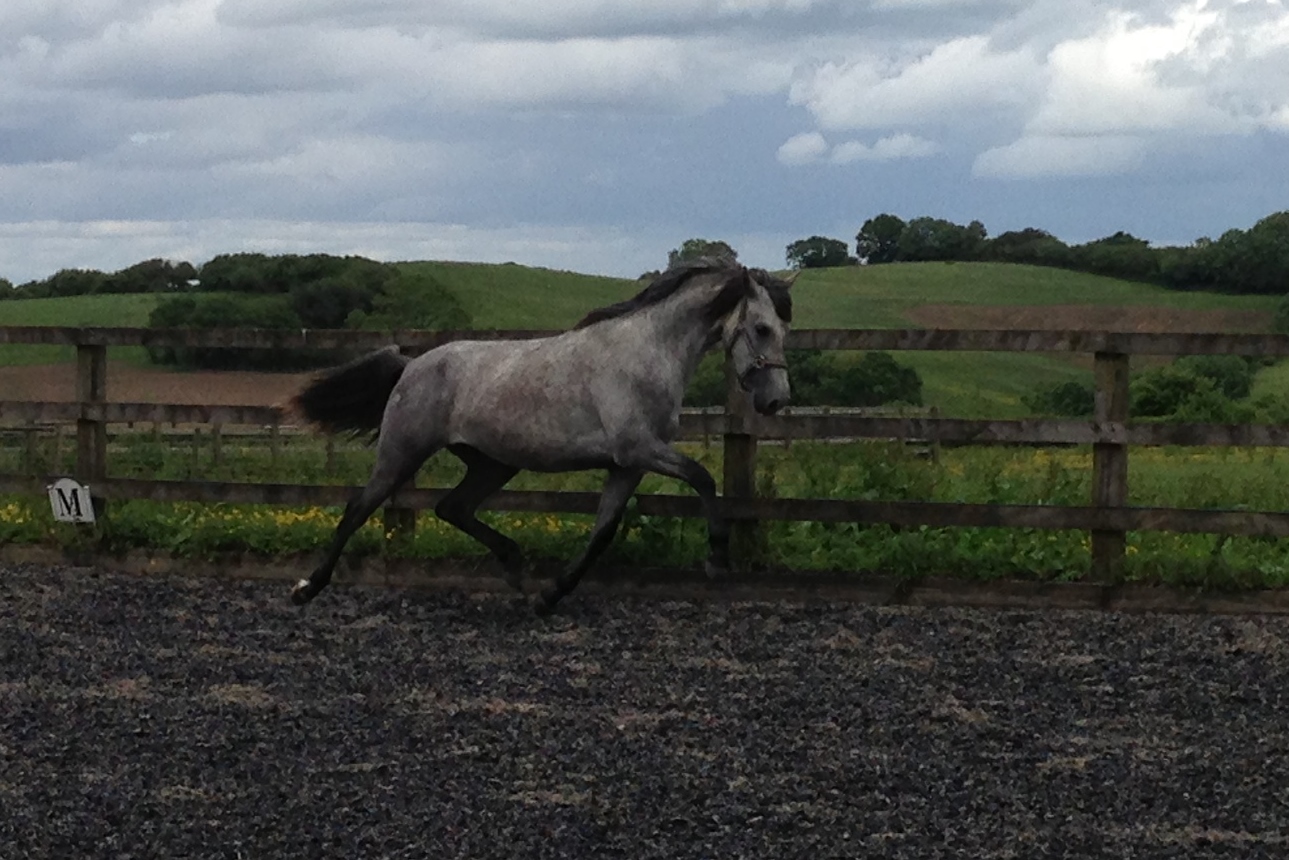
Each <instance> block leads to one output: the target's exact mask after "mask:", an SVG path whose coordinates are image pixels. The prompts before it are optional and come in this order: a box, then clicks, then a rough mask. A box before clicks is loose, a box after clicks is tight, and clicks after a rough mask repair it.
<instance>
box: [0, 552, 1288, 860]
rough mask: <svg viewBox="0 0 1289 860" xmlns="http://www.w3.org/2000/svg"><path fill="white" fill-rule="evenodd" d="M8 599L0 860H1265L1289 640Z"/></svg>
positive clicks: (392, 601) (393, 603) (86, 597)
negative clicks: (1142, 859) (685, 859)
mask: <svg viewBox="0 0 1289 860" xmlns="http://www.w3.org/2000/svg"><path fill="white" fill-rule="evenodd" d="M287 591H288V589H287V586H286V585H284V584H282V583H249V582H225V581H211V580H198V579H183V578H165V579H144V578H134V577H129V576H120V575H111V574H105V573H94V572H92V571H88V570H57V569H54V570H51V569H48V568H24V567H18V568H7V569H4V570H0V857H4V858H39V857H50V858H59V860H64V859H65V858H81V857H113V858H125V857H138V858H145V857H146V858H156V857H164V858H173V857H217V858H238V857H241V858H247V860H262V858H278V857H283V858H285V857H320V856H328V857H346V858H375V857H436V858H439V857H442V858H448V857H471V858H475V857H526V858H527V857H578V858H581V857H660V858H663V857H665V858H673V857H719V858H732V857H747V858H768V857H809V858H826V857H859V856H864V857H910V858H913V857H916V858H934V857H970V858H977V857H979V858H983V857H1018V858H1030V857H1048V856H1052V857H1100V856H1104V857H1116V858H1126V857H1186V858H1199V857H1239V858H1249V857H1284V856H1289V773H1287V772H1286V764H1287V763H1289V731H1287V730H1289V711H1287V710H1286V707H1285V706H1286V704H1289V696H1287V694H1286V692H1285V691H1286V690H1289V668H1287V667H1289V646H1287V645H1286V637H1287V635H1289V621H1286V620H1281V619H1276V618H1266V617H1252V618H1232V617H1191V616H1149V615H1135V616H1130V615H1106V614H1094V613H1067V612H1052V613H1029V612H996V611H978V610H972V611H965V610H961V611H959V610H918V609H908V608H899V609H883V608H874V607H864V606H852V605H846V604H836V603H825V602H805V603H796V604H788V603H746V602H744V603H729V602H722V601H720V600H715V599H710V600H704V601H688V600H677V601H664V600H656V599H647V598H624V597H621V596H608V595H596V594H591V593H578V594H576V595H574V596H573V597H572V598H570V599H569V600H568V601H566V603H565V604H564V605H563V606H562V607H561V614H560V615H558V616H556V617H555V618H552V619H547V620H539V619H536V618H534V617H533V616H532V615H531V613H530V612H529V610H528V609H527V608H526V607H525V606H522V605H519V604H517V603H516V602H515V601H514V600H513V599H512V598H510V597H508V596H504V595H474V596H471V595H465V594H461V593H447V592H397V591H384V590H375V589H360V588H349V589H345V588H333V589H331V590H330V591H328V592H327V593H325V594H324V595H322V597H320V598H319V599H318V600H317V601H316V602H315V603H314V604H313V605H312V606H310V607H309V608H308V609H307V610H306V611H304V612H300V611H298V610H296V609H294V608H292V607H291V606H290V605H289V603H288V600H287Z"/></svg>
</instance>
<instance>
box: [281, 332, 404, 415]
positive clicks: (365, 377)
mask: <svg viewBox="0 0 1289 860" xmlns="http://www.w3.org/2000/svg"><path fill="white" fill-rule="evenodd" d="M410 360H411V359H409V358H408V357H407V356H405V355H403V354H402V353H400V352H399V351H398V347H397V346H387V347H385V348H384V349H382V350H379V351H377V352H373V353H371V354H369V355H364V356H363V357H362V358H358V359H355V360H353V361H351V362H349V363H348V364H343V365H341V366H340V367H337V368H333V369H331V370H327V371H324V372H322V373H320V374H318V375H317V376H315V377H314V378H313V381H312V382H310V383H309V384H308V385H307V386H305V387H304V389H302V390H301V391H300V392H299V393H298V394H296V395H295V396H294V397H292V398H291V400H290V401H289V403H288V404H287V409H288V410H289V411H290V412H291V413H293V414H294V415H296V416H298V417H299V418H302V419H303V420H304V421H305V422H307V423H309V424H312V425H314V426H315V427H317V428H318V429H320V430H322V431H324V432H326V433H341V432H345V431H348V432H351V433H375V432H377V431H379V430H380V422H381V419H382V418H383V417H384V415H385V404H386V403H387V402H388V401H389V396H390V394H392V393H393V391H394V386H395V385H396V384H397V383H398V380H399V379H400V378H401V377H402V375H403V370H404V369H405V368H406V367H407V363H408V361H410Z"/></svg>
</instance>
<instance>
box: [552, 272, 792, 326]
mask: <svg viewBox="0 0 1289 860" xmlns="http://www.w3.org/2000/svg"><path fill="white" fill-rule="evenodd" d="M716 272H725V273H727V274H728V275H729V276H730V278H729V280H728V281H727V282H726V284H725V287H724V289H722V290H721V291H720V293H719V294H718V295H717V296H716V298H715V299H714V300H713V301H712V302H711V304H710V305H708V307H707V308H705V311H706V313H707V315H708V316H710V317H712V320H713V322H714V321H715V320H717V319H720V318H721V317H722V316H724V315H725V314H727V313H729V311H730V310H732V309H733V308H734V306H735V305H737V304H738V302H739V300H740V299H741V298H743V296H744V294H745V293H746V291H747V287H748V278H749V277H754V278H756V280H757V281H758V283H760V284H761V285H762V286H764V287H765V288H766V291H767V292H768V293H769V294H770V299H771V300H772V301H773V302H774V310H775V313H777V314H778V315H779V317H780V318H781V319H783V320H784V321H785V322H788V321H791V319H792V297H791V296H790V295H789V293H788V284H787V282H786V281H780V280H778V279H777V278H773V277H771V276H770V275H769V274H767V273H766V272H765V271H764V270H762V269H753V270H748V269H745V268H744V267H743V266H740V265H738V264H737V263H735V262H733V261H731V260H725V259H712V258H708V257H704V258H701V259H698V260H691V261H688V262H684V263H679V264H677V265H675V266H673V267H671V268H670V269H668V270H667V271H665V272H663V273H662V274H661V275H659V276H658V277H656V278H654V279H653V281H652V282H651V283H650V284H649V286H647V287H645V288H644V289H643V290H641V291H640V292H639V293H637V294H636V295H634V296H632V297H631V298H629V299H625V300H623V301H620V302H617V303H615V304H612V305H608V306H607V307H603V308H597V309H596V310H593V311H591V312H590V313H588V314H587V315H586V316H584V317H582V319H581V321H580V322H578V324H577V325H575V326H574V328H586V327H587V326H589V325H594V324H595V323H598V322H603V321H604V320H609V319H616V318H617V317H621V316H626V315H627V314H629V313H632V312H634V311H637V310H640V309H641V308H644V307H648V306H650V305H656V304H658V303H659V302H661V301H664V300H666V299H667V298H669V297H671V296H673V295H675V294H676V292H677V291H678V290H680V289H681V287H683V286H684V285H685V284H686V283H688V282H689V280H690V279H691V278H693V277H695V276H697V275H704V274H710V273H716Z"/></svg>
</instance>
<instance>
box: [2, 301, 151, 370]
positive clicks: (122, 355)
mask: <svg viewBox="0 0 1289 860" xmlns="http://www.w3.org/2000/svg"><path fill="white" fill-rule="evenodd" d="M160 300H161V296H158V295H156V294H154V293H141V294H130V295H119V296H116V295H113V296H69V297H67V298H61V299H20V300H9V301H0V326H7V325H44V326H122V327H132V326H145V325H147V324H148V314H150V313H152V309H153V308H154V307H156V305H157V302H158V301H160ZM75 357H76V350H75V349H74V348H73V347H70V346H21V345H12V344H0V364H5V365H25V364H55V363H59V362H64V361H73V360H74V359H75ZM111 357H112V359H113V360H114V361H128V362H131V363H133V364H146V363H147V355H146V353H145V352H144V350H143V347H117V348H115V349H113V350H112V355H111Z"/></svg>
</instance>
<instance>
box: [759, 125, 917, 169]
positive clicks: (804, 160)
mask: <svg viewBox="0 0 1289 860" xmlns="http://www.w3.org/2000/svg"><path fill="white" fill-rule="evenodd" d="M939 151H940V147H939V146H938V145H937V144H936V143H935V142H934V141H931V140H927V139H925V138H922V137H917V136H915V135H911V134H893V135H890V136H889V137H883V138H880V139H878V140H877V141H875V142H874V143H872V144H871V145H870V144H867V143H864V142H862V141H858V140H848V141H846V142H845V143H839V144H837V145H836V146H834V147H832V148H831V151H830V150H829V146H828V141H827V139H825V138H824V136H823V135H822V134H820V133H819V132H817V131H807V132H803V133H801V134H798V135H794V136H792V137H790V138H788V140H786V141H785V142H784V144H783V145H782V146H780V147H779V152H778V158H779V162H780V163H781V164H786V165H788V166H789V167H796V166H800V165H803V164H817V163H819V162H821V161H828V162H831V163H832V164H850V163H851V162H854V161H894V160H895V159H898V158H925V157H927V156H929V155H934V154H935V153H937V152H939Z"/></svg>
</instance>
